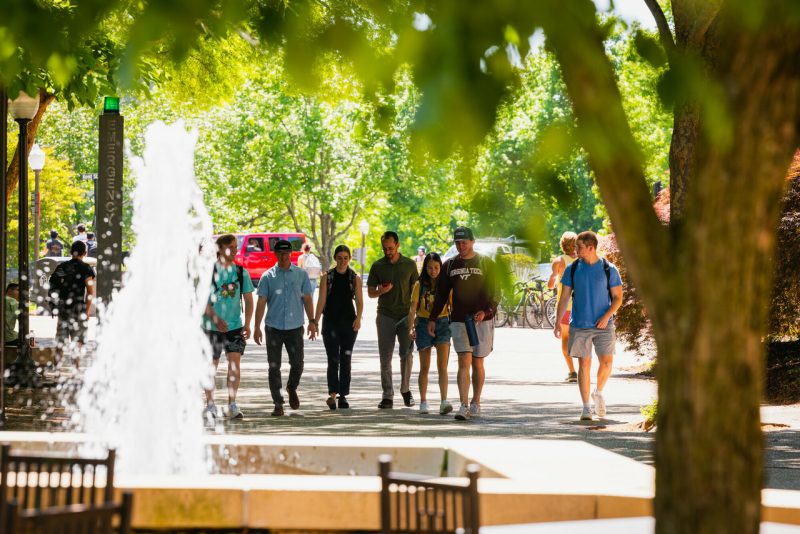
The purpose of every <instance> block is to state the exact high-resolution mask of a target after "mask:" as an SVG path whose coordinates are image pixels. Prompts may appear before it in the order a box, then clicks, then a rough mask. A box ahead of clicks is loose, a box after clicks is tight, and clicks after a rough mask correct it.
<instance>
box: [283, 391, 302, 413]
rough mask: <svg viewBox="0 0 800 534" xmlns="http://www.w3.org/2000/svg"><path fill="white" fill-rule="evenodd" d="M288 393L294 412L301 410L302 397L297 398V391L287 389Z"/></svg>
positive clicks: (290, 405)
mask: <svg viewBox="0 0 800 534" xmlns="http://www.w3.org/2000/svg"><path fill="white" fill-rule="evenodd" d="M286 393H288V394H289V407H290V408H291V409H292V410H297V409H298V408H300V397H298V396H297V390H296V389H289V388H286Z"/></svg>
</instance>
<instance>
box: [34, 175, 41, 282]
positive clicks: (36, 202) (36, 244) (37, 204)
mask: <svg viewBox="0 0 800 534" xmlns="http://www.w3.org/2000/svg"><path fill="white" fill-rule="evenodd" d="M41 173H42V171H41V170H38V171H36V170H34V171H33V174H34V176H35V177H36V179H35V180H34V186H33V268H34V270H35V269H36V263H37V262H38V261H39V217H40V215H41V204H40V199H39V175H40V174H41ZM33 275H34V276H37V274H36V273H35V272H34V274H33Z"/></svg>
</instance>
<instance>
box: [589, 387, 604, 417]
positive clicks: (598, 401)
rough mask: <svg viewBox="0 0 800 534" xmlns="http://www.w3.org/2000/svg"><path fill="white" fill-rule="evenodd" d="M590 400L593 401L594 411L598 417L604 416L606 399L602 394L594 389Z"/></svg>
mask: <svg viewBox="0 0 800 534" xmlns="http://www.w3.org/2000/svg"><path fill="white" fill-rule="evenodd" d="M592 400H593V401H594V413H596V414H597V416H598V417H605V416H606V399H604V398H603V394H602V393H601V392H599V391H597V390H594V393H592Z"/></svg>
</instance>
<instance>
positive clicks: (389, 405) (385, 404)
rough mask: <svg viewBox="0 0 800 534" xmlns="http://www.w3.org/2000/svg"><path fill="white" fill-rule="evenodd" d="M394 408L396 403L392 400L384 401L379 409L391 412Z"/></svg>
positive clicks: (379, 405)
mask: <svg viewBox="0 0 800 534" xmlns="http://www.w3.org/2000/svg"><path fill="white" fill-rule="evenodd" d="M393 407H394V401H393V400H392V399H382V400H381V403H380V404H378V408H380V409H381V410H391V409H392V408H393Z"/></svg>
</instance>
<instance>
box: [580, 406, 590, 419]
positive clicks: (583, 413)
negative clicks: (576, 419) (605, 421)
mask: <svg viewBox="0 0 800 534" xmlns="http://www.w3.org/2000/svg"><path fill="white" fill-rule="evenodd" d="M591 420H592V409H591V407H589V406H584V407H583V411H581V421H591Z"/></svg>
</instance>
